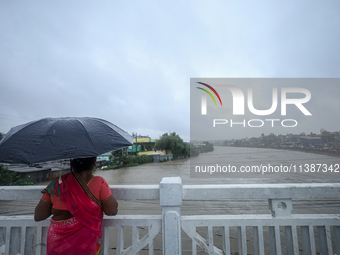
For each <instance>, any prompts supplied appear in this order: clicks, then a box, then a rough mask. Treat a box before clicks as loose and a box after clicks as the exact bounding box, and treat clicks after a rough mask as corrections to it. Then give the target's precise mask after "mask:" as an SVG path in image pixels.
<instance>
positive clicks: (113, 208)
mask: <svg viewBox="0 0 340 255" xmlns="http://www.w3.org/2000/svg"><path fill="white" fill-rule="evenodd" d="M102 208H103V211H104V213H105V214H106V215H108V216H110V215H116V214H117V213H118V202H117V200H116V199H115V198H114V197H113V196H112V194H111V195H110V196H109V197H107V198H105V199H104V200H102Z"/></svg>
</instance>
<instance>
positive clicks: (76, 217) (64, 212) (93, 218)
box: [34, 157, 118, 255]
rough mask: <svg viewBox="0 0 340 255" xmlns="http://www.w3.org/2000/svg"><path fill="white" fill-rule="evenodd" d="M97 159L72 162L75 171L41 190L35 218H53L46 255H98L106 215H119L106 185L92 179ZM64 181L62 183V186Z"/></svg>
mask: <svg viewBox="0 0 340 255" xmlns="http://www.w3.org/2000/svg"><path fill="white" fill-rule="evenodd" d="M95 165H96V157H91V158H78V159H73V160H71V169H72V172H71V173H69V174H66V175H64V176H62V178H61V181H58V180H54V181H52V182H51V183H50V184H49V185H48V186H47V187H46V189H44V190H43V191H42V193H43V196H42V199H41V200H40V202H39V204H38V205H37V207H36V209H35V215H34V219H35V220H36V221H41V220H45V219H46V218H48V217H49V216H50V215H53V216H52V219H51V224H50V227H49V229H48V233H47V254H48V255H53V254H82V255H83V254H99V251H100V245H101V237H102V232H101V225H102V219H103V212H104V213H105V214H106V215H116V214H117V211H118V210H117V207H118V203H117V201H116V199H115V198H114V197H113V196H112V194H111V190H110V187H109V185H108V184H107V182H106V181H105V180H104V179H103V178H102V177H100V176H93V174H92V170H93V169H94V168H95ZM60 182H61V183H60Z"/></svg>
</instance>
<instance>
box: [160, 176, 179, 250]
mask: <svg viewBox="0 0 340 255" xmlns="http://www.w3.org/2000/svg"><path fill="white" fill-rule="evenodd" d="M159 190H160V205H161V206H162V215H163V222H162V224H163V226H162V229H163V255H181V254H182V245H181V205H182V179H181V178H180V177H165V178H163V179H162V181H161V183H160V185H159Z"/></svg>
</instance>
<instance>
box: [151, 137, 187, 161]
mask: <svg viewBox="0 0 340 255" xmlns="http://www.w3.org/2000/svg"><path fill="white" fill-rule="evenodd" d="M155 149H156V150H171V153H172V155H173V157H174V159H176V158H178V157H179V156H184V157H187V156H189V155H190V147H189V145H188V144H187V143H185V142H183V140H182V138H180V136H179V135H178V134H176V132H172V133H170V134H168V133H165V134H163V135H162V136H161V137H160V138H159V139H158V140H157V141H156V144H155Z"/></svg>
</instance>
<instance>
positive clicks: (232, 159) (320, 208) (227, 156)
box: [0, 146, 340, 215]
mask: <svg viewBox="0 0 340 255" xmlns="http://www.w3.org/2000/svg"><path fill="white" fill-rule="evenodd" d="M269 160H270V162H271V164H273V165H281V164H283V165H289V164H294V165H303V164H328V165H335V164H339V161H340V158H339V157H332V156H326V155H319V154H313V153H306V152H297V151H289V150H276V149H255V148H235V147H219V146H216V147H215V150H214V151H213V152H209V153H202V154H200V155H199V157H196V158H191V159H190V158H187V159H180V160H174V161H169V162H164V163H148V164H144V165H139V166H136V167H127V168H121V169H117V170H107V171H103V170H97V171H96V172H95V175H99V176H102V177H104V178H105V179H106V180H107V182H108V183H109V184H112V185H123V184H124V185H134V184H145V185H146V184H159V182H160V181H161V180H162V178H163V177H174V176H180V177H181V178H182V183H183V184H231V183H244V184H247V183H310V182H317V183H320V182H324V183H334V182H339V181H340V179H339V173H334V172H333V173H331V172H326V173H325V172H322V171H320V172H314V173H311V172H309V173H306V172H303V173H289V174H287V173H282V174H281V175H279V176H277V175H275V176H274V178H264V176H265V175H264V174H261V173H260V174H258V176H257V177H256V178H253V175H250V174H244V173H239V174H238V175H237V176H236V177H235V176H234V177H233V178H227V177H228V176H227V175H226V174H221V175H213V174H212V175H211V174H209V173H208V174H207V173H205V174H203V175H200V177H201V178H191V177H190V161H191V163H192V165H193V164H195V163H197V162H202V161H203V162H208V163H212V164H216V162H224V163H225V164H231V165H236V166H240V165H250V166H252V165H258V164H261V163H262V162H269ZM202 177H203V178H202ZM265 177H266V176H265ZM47 183H48V182H45V183H39V184H36V185H46V184H47ZM36 203H37V201H0V215H23V214H33V212H34V208H35V205H36ZM207 208H209V213H213V214H240V213H241V214H242V213H270V211H269V209H268V206H267V201H263V200H261V201H248V202H247V203H245V202H244V201H228V203H227V205H226V202H225V201H220V202H219V201H203V202H200V203H198V202H193V201H185V202H184V204H183V207H182V213H183V214H186V215H190V214H206V213H207V211H206V210H207ZM293 208H294V210H293V212H294V213H306V212H307V213H340V203H339V201H338V200H327V201H325V200H317V201H313V203H310V202H309V201H296V202H294V206H293ZM136 212H137V213H138V214H160V213H161V207H160V206H159V202H158V201H119V214H135V213H136Z"/></svg>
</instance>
